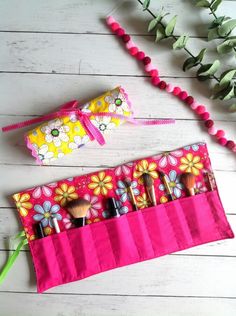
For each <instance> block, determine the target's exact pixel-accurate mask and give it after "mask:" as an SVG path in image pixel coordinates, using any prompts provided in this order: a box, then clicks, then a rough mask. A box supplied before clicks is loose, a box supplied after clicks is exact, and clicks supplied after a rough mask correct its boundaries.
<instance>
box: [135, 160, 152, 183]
mask: <svg viewBox="0 0 236 316" xmlns="http://www.w3.org/2000/svg"><path fill="white" fill-rule="evenodd" d="M156 168H157V164H156V163H155V162H150V163H148V161H147V160H141V161H140V162H139V163H138V164H137V165H136V168H135V171H134V177H135V178H137V179H138V183H139V184H142V183H143V177H142V175H143V174H145V173H147V174H149V175H150V176H151V177H152V178H153V179H157V178H158V173H157V171H156Z"/></svg>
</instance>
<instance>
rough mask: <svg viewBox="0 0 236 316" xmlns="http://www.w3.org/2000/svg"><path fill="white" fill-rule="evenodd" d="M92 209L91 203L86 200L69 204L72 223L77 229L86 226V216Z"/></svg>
mask: <svg viewBox="0 0 236 316" xmlns="http://www.w3.org/2000/svg"><path fill="white" fill-rule="evenodd" d="M90 207H91V204H90V202H89V201H87V200H85V199H77V200H72V201H70V202H69V203H67V205H66V208H67V210H68V211H69V213H70V214H71V215H72V216H73V220H72V221H73V223H74V224H75V226H76V227H82V226H85V225H86V214H87V212H88V210H89V208H90Z"/></svg>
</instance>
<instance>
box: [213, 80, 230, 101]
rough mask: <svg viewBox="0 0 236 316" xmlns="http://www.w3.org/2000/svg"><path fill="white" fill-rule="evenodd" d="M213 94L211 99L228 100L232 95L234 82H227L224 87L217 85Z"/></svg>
mask: <svg viewBox="0 0 236 316" xmlns="http://www.w3.org/2000/svg"><path fill="white" fill-rule="evenodd" d="M214 90H215V94H214V95H213V97H212V98H213V99H220V100H224V101H226V100H230V99H231V98H233V97H234V84H228V85H226V86H224V87H222V86H220V85H219V84H218V85H217V87H216V88H214Z"/></svg>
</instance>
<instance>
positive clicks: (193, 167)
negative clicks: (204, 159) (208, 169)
mask: <svg viewBox="0 0 236 316" xmlns="http://www.w3.org/2000/svg"><path fill="white" fill-rule="evenodd" d="M200 160H201V158H200V156H193V154H192V153H188V154H187V155H186V157H182V158H181V159H180V161H181V163H182V165H180V166H179V169H180V170H181V171H183V172H191V173H192V174H194V175H195V176H198V175H199V170H200V169H202V168H203V164H202V163H201V162H200Z"/></svg>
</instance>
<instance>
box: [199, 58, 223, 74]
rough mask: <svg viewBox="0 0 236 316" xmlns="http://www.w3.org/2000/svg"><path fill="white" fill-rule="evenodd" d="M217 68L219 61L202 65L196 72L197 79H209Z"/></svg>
mask: <svg viewBox="0 0 236 316" xmlns="http://www.w3.org/2000/svg"><path fill="white" fill-rule="evenodd" d="M219 67H220V61H219V60H218V59H217V60H215V61H214V62H213V64H206V65H202V66H201V67H200V68H199V69H198V71H197V76H198V77H207V76H209V77H210V76H212V75H214V74H215V73H216V72H217V70H218V69H219Z"/></svg>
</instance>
